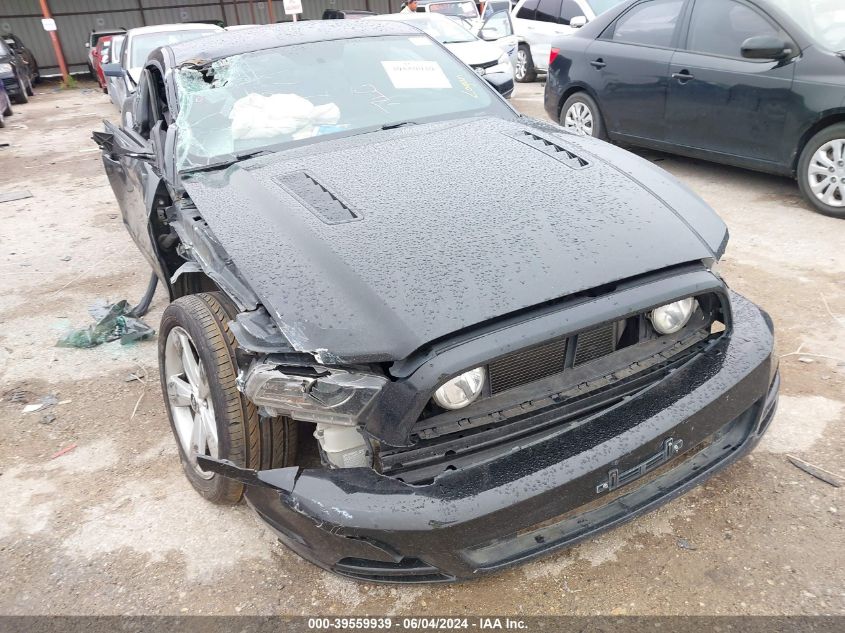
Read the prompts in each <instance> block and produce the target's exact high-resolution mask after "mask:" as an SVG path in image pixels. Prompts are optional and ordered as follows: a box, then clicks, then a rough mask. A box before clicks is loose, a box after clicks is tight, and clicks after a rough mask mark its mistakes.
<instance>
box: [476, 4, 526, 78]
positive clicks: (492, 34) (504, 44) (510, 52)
mask: <svg viewBox="0 0 845 633" xmlns="http://www.w3.org/2000/svg"><path fill="white" fill-rule="evenodd" d="M478 36H479V37H480V38H481V39H483V40H486V41H488V42H491V43H492V44H495V45H496V46H497V47H499V49H500V50H501V51H502V52H503V53H505V54H507V56H508V59H510V62H511V65H515V64H516V47H517V38H516V35H514V32H513V24H512V23H511V17H510V14H509V13H508V12H507V11H498V12H496V13H492V14H491V15H490V16H489V17H488V18H487V19H486V20H484V23H483V24H482V25H481V29H479V31H478Z"/></svg>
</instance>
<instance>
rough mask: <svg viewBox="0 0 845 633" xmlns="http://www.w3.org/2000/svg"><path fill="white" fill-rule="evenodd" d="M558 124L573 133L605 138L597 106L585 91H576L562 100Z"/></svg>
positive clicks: (602, 121) (602, 122) (602, 120)
mask: <svg viewBox="0 0 845 633" xmlns="http://www.w3.org/2000/svg"><path fill="white" fill-rule="evenodd" d="M560 124H561V126H563V127H564V128H565V129H567V130H569V131H570V132H573V133H574V134H580V135H581V136H592V137H593V138H600V139H602V140H606V139H607V134H606V132H605V128H604V119H603V118H602V116H601V111H600V110H599V106H598V104H597V103H596V102H595V99H593V98H592V97H591V96H590V95H588V94H587V93H586V92H576V93H575V94H574V95H571V96H570V97H569V98H568V99H567V100H566V101H565V102H564V104H563V107H562V108H561V109H560Z"/></svg>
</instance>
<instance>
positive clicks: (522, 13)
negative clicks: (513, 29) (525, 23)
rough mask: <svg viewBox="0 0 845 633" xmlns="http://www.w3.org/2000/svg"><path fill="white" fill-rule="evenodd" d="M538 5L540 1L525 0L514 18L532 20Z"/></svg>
mask: <svg viewBox="0 0 845 633" xmlns="http://www.w3.org/2000/svg"><path fill="white" fill-rule="evenodd" d="M538 4H540V0H525V3H524V4H523V5H522V6H521V7H519V11H517V12H516V17H518V18H521V19H523V20H533V19H534V15H535V13H536V11H537V5H538Z"/></svg>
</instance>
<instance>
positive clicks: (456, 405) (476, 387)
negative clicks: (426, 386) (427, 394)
mask: <svg viewBox="0 0 845 633" xmlns="http://www.w3.org/2000/svg"><path fill="white" fill-rule="evenodd" d="M484 378H485V376H484V368H483V367H476V368H475V369H471V370H470V371H468V372H465V373H463V374H461V375H460V376H456V377H455V378H452V380H450V381H448V382H446V383H443V385H441V386H440V388H439V389H438V390H437V391H435V392H434V401H435V402H436V403H437V404H439V405H440V406H441V407H443V408H444V409H449V410H450V411H454V410H455V409H463V408H464V407H468V406H469V405H471V404H472V403H473V402H475V401H476V400H477V399H478V396H480V395H481V390H482V389H483V388H484Z"/></svg>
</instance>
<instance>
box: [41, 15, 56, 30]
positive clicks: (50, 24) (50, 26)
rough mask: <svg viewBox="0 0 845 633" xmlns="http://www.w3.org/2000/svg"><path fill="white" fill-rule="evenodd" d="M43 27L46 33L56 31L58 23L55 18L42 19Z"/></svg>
mask: <svg viewBox="0 0 845 633" xmlns="http://www.w3.org/2000/svg"><path fill="white" fill-rule="evenodd" d="M41 26H43V27H44V30H45V31H55V30H56V21H55V20H54V19H53V18H41Z"/></svg>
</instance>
